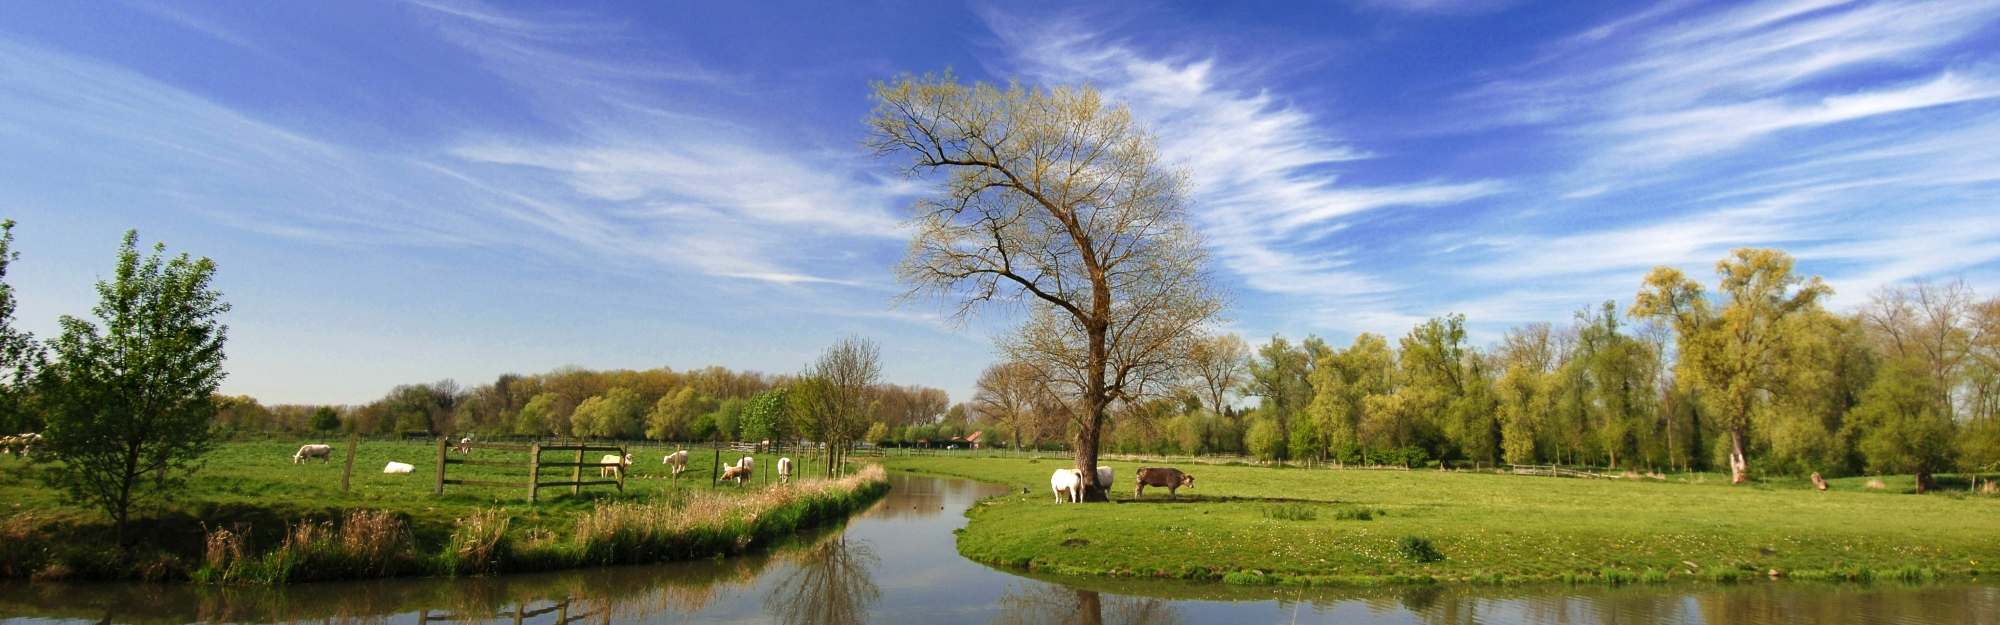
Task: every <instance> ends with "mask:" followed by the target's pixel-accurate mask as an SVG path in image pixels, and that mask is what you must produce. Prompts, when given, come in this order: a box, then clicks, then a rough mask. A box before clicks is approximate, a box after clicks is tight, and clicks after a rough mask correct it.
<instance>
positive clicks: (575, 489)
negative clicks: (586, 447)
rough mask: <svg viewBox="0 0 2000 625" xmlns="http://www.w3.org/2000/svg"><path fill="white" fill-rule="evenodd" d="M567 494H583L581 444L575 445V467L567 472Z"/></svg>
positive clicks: (579, 442) (580, 442)
mask: <svg viewBox="0 0 2000 625" xmlns="http://www.w3.org/2000/svg"><path fill="white" fill-rule="evenodd" d="M569 494H571V495H581V494H583V442H582V441H577V443H576V466H574V467H571V468H570V470H569Z"/></svg>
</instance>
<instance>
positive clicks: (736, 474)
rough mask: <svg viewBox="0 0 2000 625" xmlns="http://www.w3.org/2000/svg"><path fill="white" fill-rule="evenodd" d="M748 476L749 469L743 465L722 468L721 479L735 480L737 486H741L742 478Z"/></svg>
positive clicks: (744, 478)
mask: <svg viewBox="0 0 2000 625" xmlns="http://www.w3.org/2000/svg"><path fill="white" fill-rule="evenodd" d="M749 478H750V469H747V468H744V467H727V468H724V469H723V470H722V478H721V479H725V480H736V485H738V486H742V485H743V480H746V479H749Z"/></svg>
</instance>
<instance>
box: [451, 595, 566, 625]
mask: <svg viewBox="0 0 2000 625" xmlns="http://www.w3.org/2000/svg"><path fill="white" fill-rule="evenodd" d="M578 607H582V606H578ZM551 612H553V613H555V615H556V618H555V620H553V621H550V622H549V625H572V624H574V623H581V622H583V620H584V619H586V618H590V617H593V616H600V614H602V613H603V610H599V611H598V613H592V612H589V611H580V612H571V611H570V600H569V599H564V600H562V601H560V602H557V603H556V604H555V605H552V606H548V607H545V608H536V609H533V610H530V609H528V604H526V603H519V604H515V605H514V610H513V611H512V612H499V613H495V614H463V613H459V614H454V613H451V612H432V611H430V610H424V611H422V612H420V613H418V615H417V625H430V624H431V623H467V622H472V621H478V620H487V621H494V620H500V619H506V618H509V617H511V618H513V619H514V625H524V621H526V620H527V619H531V618H535V617H538V616H541V615H544V614H548V613H551Z"/></svg>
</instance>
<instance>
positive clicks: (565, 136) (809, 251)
mask: <svg viewBox="0 0 2000 625" xmlns="http://www.w3.org/2000/svg"><path fill="white" fill-rule="evenodd" d="M843 4H844V3H823V2H799V3H662V2H629V3H614V2H562V3H546V4H537V3H490V4H489V3H479V2H469V1H456V0H418V1H407V2H374V1H363V0H357V1H352V2H322V3H303V2H299V3H289V2H288V3H243V2H203V1H167V2H144V3H140V2H134V3H116V2H91V3H83V2H78V3H4V4H0V214H4V216H6V217H8V218H12V219H15V220H17V221H19V222H20V226H18V227H17V228H16V233H17V248H18V249H19V250H20V251H21V252H22V254H23V258H22V260H21V261H20V262H19V263H18V264H17V265H16V266H15V267H14V268H13V271H12V272H11V274H10V275H9V276H8V279H9V281H10V282H11V283H12V284H14V285H15V287H16V288H17V289H18V290H19V293H20V297H21V301H22V305H21V309H20V311H19V313H18V316H19V321H18V323H20V324H21V325H23V326H25V327H26V328H28V329H30V330H32V331H34V332H36V333H37V334H38V335H41V336H48V335H49V334H51V333H52V332H53V331H54V327H55V318H56V317H57V316H58V315H61V314H76V315H81V314H84V313H87V311H88V309H89V308H90V306H91V304H92V303H93V302H92V299H93V297H94V296H93V294H92V292H91V286H90V285H91V283H92V282H93V281H94V280H95V279H97V278H98V277H100V276H102V275H104V274H105V273H106V272H107V271H109V268H110V263H111V260H112V252H113V250H114V248H115V246H116V243H117V241H118V237H119V235H120V233H122V232H123V231H124V230H125V229H127V228H137V229H138V230H139V231H140V235H141V237H142V238H143V239H144V240H145V241H148V242H150V241H165V242H166V243H167V244H168V246H169V248H170V250H174V251H183V250H184V251H189V252H192V253H194V254H197V255H204V256H209V257H211V258H214V259H215V260H216V261H217V262H218V263H219V264H220V266H221V272H220V275H219V278H218V285H219V286H220V288H221V289H222V290H223V292H224V293H225V294H226V298H227V299H228V300H229V301H230V302H232V303H233V304H234V305H235V310H234V311H232V312H231V313H229V315H228V317H227V322H228V323H229V325H230V326H231V334H230V344H229V352H230V362H229V378H228V380H227V382H225V384H224V390H225V391H226V392H229V393H245V394H250V395H254V396H257V397H260V398H262V399H264V400H266V401H267V402H335V403H353V402H362V401H367V400H369V399H372V398H374V397H377V396H379V395H380V394H382V393H383V392H384V391H386V390H387V389H388V388H389V387H390V386H392V385H394V384H398V383H406V382H416V381H428V380H436V379H441V378H446V377H450V378H455V379H458V380H460V381H461V382H465V383H479V382H484V381H488V380H491V379H492V378H493V376H495V375H497V374H500V373H504V372H510V371H511V372H535V371H544V370H547V369H550V368H553V367H556V366H559V365H563V364H577V365H582V366H586V367H591V368H613V367H629V368H648V367H655V366H660V365H668V366H672V367H675V368H677V369H684V368H690V367H698V366H705V365H709V364H720V365H724V366H729V367H732V368H746V369H757V370H763V371H772V372H789V371H795V370H797V369H798V368H799V367H800V366H801V365H802V364H804V363H805V362H806V361H807V360H809V359H810V358H811V357H812V356H813V355H814V354H815V353H816V352H817V351H818V350H819V349H821V348H822V347H824V346H825V345H827V344H830V343H831V342H833V341H834V340H836V339H838V338H840V337H842V336H846V335H850V334H859V335H862V336H867V337H871V338H874V339H876V340H878V341H880V342H881V343H882V344H883V353H884V359H885V363H884V364H885V368H886V372H887V374H888V377H889V378H890V379H891V380H893V381H897V382H902V383H920V384H926V385H931V386H937V387H941V388H944V389H946V390H947V391H949V392H951V394H952V395H953V397H954V399H955V400H963V399H965V398H966V397H967V395H968V394H969V391H970V388H971V381H972V380H973V378H974V377H976V376H977V374H978V372H979V370H980V369H981V368H982V367H983V366H984V365H986V364H987V363H988V362H990V361H991V359H992V356H991V353H990V352H991V350H990V344H991V342H990V340H989V337H990V334H991V333H993V332H996V331H1001V330H1004V328H1006V327H1007V325H1008V323H1009V320H1008V319H1006V318H1005V317H1003V316H993V317H987V318H983V319H980V320H977V321H975V322H973V323H971V324H969V325H967V326H965V327H958V326H954V325H951V324H949V323H946V322H945V321H944V320H943V319H942V318H941V316H940V315H939V310H937V309H935V308H932V307H929V306H903V307H897V306H894V305H893V303H892V300H893V299H894V297H895V296H896V295H897V294H898V293H900V292H901V290H902V289H901V288H900V287H899V286H898V285H896V284H895V282H894V277H893V275H892V273H891V272H890V270H889V266H890V264H891V263H893V262H894V261H895V260H896V259H897V258H898V257H899V256H900V255H901V253H902V249H903V246H904V244H905V236H906V234H905V233H904V232H903V231H902V230H901V229H900V227H899V225H898V222H899V220H900V215H901V209H902V207H904V206H906V205H907V204H908V203H909V201H910V199H911V198H912V197H913V195H912V194H913V193H917V192H920V191H921V189H922V186H921V185H920V184H917V183H913V182H911V181H906V180H901V179H898V178H896V177H894V175H893V174H892V172H891V171H890V168H889V167H888V166H887V165H886V164H884V163H877V162H874V161H872V160H871V159H870V158H869V156H868V155H867V154H866V153H865V152H864V151H863V150H862V149H861V148H860V146H859V141H860V140H861V139H862V138H863V133H864V128H863V126H862V123H861V120H862V119H864V118H865V117H866V116H867V115H868V111H869V109H870V106H871V105H870V103H869V102H868V100H867V97H866V96H867V93H868V82H869V81H871V80H882V79H889V78H893V77H895V76H896V75H898V74H900V73H903V72H915V73H922V72H932V71H941V70H943V69H945V68H947V67H949V68H952V69H953V70H954V71H956V72H958V73H959V74H960V75H962V76H964V77H967V78H970V79H977V80H987V81H1004V80H1008V79H1019V80H1021V81H1023V82H1025V83H1028V84H1054V83H1075V82H1082V81H1088V82H1090V83H1092V84H1095V85H1097V86H1099V87H1100V88H1102V89H1104V90H1105V91H1106V92H1108V93H1109V94H1111V95H1112V96H1114V97H1116V98H1118V99H1120V100H1123V101H1126V102H1129V103H1130V105H1131V106H1132V108H1133V110H1134V111H1135V112H1136V113H1137V114H1138V115H1139V116H1140V117H1141V118H1142V119H1144V120H1145V121H1146V122H1147V123H1148V124H1149V125H1150V126H1151V127H1152V128H1153V129H1154V131H1155V132H1157V133H1158V135H1159V139H1160V146H1161V148H1162V150H1163V151H1165V152H1166V154H1167V155H1168V156H1169V158H1171V159H1172V160H1174V161H1176V162H1179V163H1182V164H1184V165H1185V166H1187V167H1188V168H1190V170H1191V171H1192V172H1193V174H1194V177H1195V181H1196V184H1197V186H1198V189H1197V193H1196V202H1197V205H1196V207H1195V209H1194V214H1195V215H1196V217H1197V219H1198V220H1199V222H1200V223H1201V225H1202V227H1203V228H1204V229H1205V230H1206V232H1207V233H1208V236H1209V239H1210V241H1211V243H1212V244H1213V246H1214V251H1215V256H1216V259H1217V273H1218V275H1219V276H1221V278H1222V279H1223V280H1224V281H1225V282H1226V283H1227V284H1228V285H1229V286H1230V287H1231V288H1232V290H1233V292H1234V294H1235V300H1236V308H1235V310H1234V312H1233V315H1232V316H1233V319H1234V321H1233V322H1232V323H1231V324H1230V326H1229V327H1228V329H1229V330H1232V331H1236V332H1240V333H1242V334H1244V335H1245V336H1246V338H1250V339H1252V340H1253V341H1261V340H1262V338H1264V337H1268V336H1269V335H1270V334H1271V333H1273V332H1282V333H1284V334H1285V335H1287V336H1290V337H1293V338H1296V337H1299V336H1303V335H1305V334H1308V333H1316V334H1319V335H1321V336H1324V337H1327V338H1329V339H1331V340H1333V341H1335V342H1341V343H1344V342H1345V341H1347V340H1349V339H1350V338H1351V337H1352V336H1353V334H1354V333H1356V332H1363V331H1372V332H1379V333H1384V334H1388V335H1391V336H1397V335H1400V334H1402V333H1404V332H1407V331H1408V329H1409V327H1410V326H1411V325H1413V324H1415V323H1417V322H1419V321H1421V320H1423V319H1425V318H1429V317H1433V316H1438V315H1442V314H1446V313H1450V312H1460V313H1464V314H1466V315H1467V316H1468V319H1469V322H1470V323H1471V325H1472V326H1473V328H1474V329H1475V337H1476V338H1478V339H1479V340H1481V341H1482V342H1484V341H1490V340H1493V339H1494V338H1497V336H1498V334H1499V333H1500V332H1502V331H1504V330H1505V329H1506V328H1508V327H1511V326H1514V325H1517V324H1520V323H1524V322H1529V321H1538V320H1546V321H1561V320H1564V319H1567V318H1568V317H1569V315H1570V314H1571V313H1572V312H1574V311H1575V310H1577V309H1579V308H1582V307H1585V306H1590V305H1592V304H1593V303H1595V302H1601V301H1603V300H1606V299H1618V300H1620V301H1621V302H1629V300H1630V299H1631V297H1632V293H1633V292H1634V291H1635V290H1636V289H1637V287H1638V283H1639V280H1640V278H1641V277H1642V276H1643V275H1644V273H1645V272H1646V270H1647V269H1649V268H1651V267H1653V266H1656V265H1662V264H1669V265H1678V266H1682V267H1685V268H1687V269H1688V270H1689V271H1690V272H1692V273H1696V274H1698V275H1703V276H1706V275H1708V267H1709V266H1710V265H1712V264H1713V263H1714V262H1715V261H1716V260H1717V259H1719V258H1721V257H1722V256H1723V255H1724V254H1725V253H1726V252H1727V251H1728V250H1729V249H1731V248H1735V247H1742V246H1777V247H1783V248H1785V249H1787V250H1790V251H1791V252H1792V253H1793V254H1794V255H1796V256H1797V257H1798V258H1799V259H1800V267H1801V269H1802V270H1803V271H1805V272H1809V273H1814V274H1819V275H1823V276H1825V277H1826V278H1827V279H1828V280H1829V281H1830V282H1831V283H1832V284H1833V285H1834V286H1835V288H1836V289H1837V292H1838V295H1837V296H1836V298H1835V300H1834V301H1835V305H1836V306H1837V307H1847V306H1852V305H1854V304H1856V303H1859V302H1861V301H1863V300H1864V299H1865V298H1866V296H1867V293H1868V292H1869V291H1870V290H1872V289H1874V288H1876V287H1877V286H1879V285H1881V284H1884V283H1887V282H1891V281H1897V280H1906V279H1911V278H1933V279H1953V278H1960V277H1963V278H1964V279H1966V280H1967V281H1968V282H1970V283H1972V284H1973V285H1974V286H1975V287H1977V288H1979V289H1981V290H1982V292H1983V293H1986V294H1988V295H1992V294H1996V292H2000V289H1996V288H1995V287H1996V286H2000V284H1997V283H2000V219H1995V218H1994V217H1993V215H1994V214H1995V213H1996V212H2000V211H1996V207H1997V206H2000V1H1995V0H1932V1H1918V0H1907V1H1905V0H1885V1H1875V2H1868V1H1857V2H1848V1H1836V0H1793V1H1762V2H1692V1H1675V0H1668V1H1665V2H1654V3H1646V2H1630V3H1627V2H1571V3H1558V2H1519V1H1508V0H1359V1H1354V2H1321V3H1200V4H1196V3H1190V4H1188V5H1170V4H1147V3H1118V4H1105V5H1096V6H1092V7H1081V8H1079V7H1076V6H1071V5H1070V4H1069V3H1047V4H1036V3H969V4H951V3H935V2H910V3H857V4H855V5H854V6H842V5H843ZM1208 5H1216V6H1208Z"/></svg>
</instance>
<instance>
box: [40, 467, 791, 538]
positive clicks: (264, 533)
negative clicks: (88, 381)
mask: <svg viewBox="0 0 2000 625" xmlns="http://www.w3.org/2000/svg"><path fill="white" fill-rule="evenodd" d="M313 442H318V441H296V440H294V441H277V440H274V441H259V442H231V443H225V444H223V445H221V446H220V448H218V449H217V450H215V451H214V452H213V453H211V454H209V455H208V456H207V457H206V462H207V465H206V466H205V467H204V468H203V469H202V470H201V471H200V472H198V473H197V474H196V475H195V476H194V478H193V479H192V480H191V481H190V482H189V485H188V488H187V490H186V491H185V492H183V493H181V494H180V495H179V496H178V497H176V498H175V499H174V500H173V501H171V502H166V503H163V504H157V505H154V506H152V507H150V508H147V509H145V510H144V511H143V512H142V513H135V518H137V519H139V521H138V522H137V523H135V526H134V528H133V531H134V532H135V538H136V540H135V543H137V544H140V545H145V546H147V547H149V548H152V549H157V550H159V551H162V552H165V553H171V554H184V555H185V554H193V553H199V552H200V548H201V541H202V537H203V535H204V533H205V530H206V529H207V528H228V527H234V528H240V529H242V530H247V533H248V535H249V536H250V539H251V542H252V544H253V545H257V546H268V545H271V544H274V543H277V542H279V541H280V540H281V538H282V536H283V535H284V533H285V532H286V531H287V529H288V528H289V527H290V526H291V525H294V524H296V523H298V522H301V521H327V520H332V519H335V518H337V517H338V516H339V515H340V512H341V511H342V510H347V509H354V508H370V509H383V510H390V511H393V512H396V513H398V514H399V515H401V516H403V517H405V518H406V519H407V521H408V525H409V527H410V529H411V531H412V532H413V533H414V534H415V537H416V540H417V541H418V543H419V544H422V545H437V544H441V543H442V542H444V541H445V540H447V539H448V538H449V536H450V534H451V531H452V528H453V527H454V526H455V524H456V520H457V519H460V518H464V517H466V516H468V515H470V514H472V513H474V512H476V511H479V510H483V509H487V508H495V507H498V508H503V509H505V510H506V511H507V513H508V515H509V516H510V517H512V518H513V520H514V526H515V527H516V528H517V529H520V530H529V529H534V528H546V529H549V530H553V531H555V532H558V533H566V532H567V531H568V530H569V527H568V526H569V524H570V523H571V522H572V519H573V518H574V516H575V513H577V512H581V511H584V510H589V509H591V508H592V507H593V506H595V505H596V504H597V503H599V502H601V501H653V500H666V501H675V500H676V499H677V498H678V497H680V496H681V495H682V494H684V493H686V492H688V491H690V490H696V489H704V490H705V489H710V488H717V489H721V490H724V491H735V490H754V489H757V488H761V487H763V486H764V484H765V483H766V481H767V480H769V481H770V482H771V483H775V482H776V481H777V476H776V474H775V472H776V467H777V458H778V456H776V455H770V454H756V455H755V457H756V458H757V475H756V476H755V479H754V480H753V481H751V482H748V483H745V484H744V485H742V486H740V487H739V486H737V485H735V484H733V483H729V482H724V483H723V484H721V485H720V486H713V487H712V486H711V485H710V481H711V480H710V477H711V475H713V473H714V471H713V469H712V467H713V465H714V462H715V452H714V451H712V450H710V449H705V448H703V449H695V448H689V450H688V451H689V456H690V460H689V463H688V470H687V471H686V472H685V473H682V474H681V478H680V479H679V480H678V481H675V480H671V479H669V478H668V475H669V471H668V470H667V467H666V466H664V465H663V464H661V459H662V458H663V457H664V456H665V455H666V454H667V453H669V452H671V451H674V450H675V449H676V448H675V447H671V446H669V447H657V446H649V447H643V448H641V447H635V448H633V449H632V454H633V464H632V466H631V467H630V469H629V471H630V472H629V473H628V476H627V479H626V482H625V491H624V493H623V494H622V495H621V494H619V492H618V490H617V488H616V487H613V486H586V487H584V488H583V489H582V493H581V494H578V495H572V494H570V489H569V488H566V487H561V488H544V489H542V491H541V496H540V502H539V503H538V504H535V505H530V504H529V503H528V501H527V489H526V488H518V489H517V488H490V487H477V486H457V485H452V486H446V487H445V494H444V495H443V496H435V495H433V494H432V489H433V487H434V485H435V480H436V467H437V443H435V442H431V443H413V442H402V441H371V440H363V441H361V444H360V446H359V447H358V448H357V450H356V452H355V456H354V473H353V476H352V478H351V481H350V486H351V488H350V489H349V490H348V491H345V492H343V491H342V490H341V489H340V473H341V464H342V461H343V460H344V459H345V455H344V454H345V453H346V449H345V447H346V441H345V440H334V441H328V444H331V445H333V446H334V457H333V460H332V461H331V462H327V463H324V464H322V463H321V462H320V461H318V460H310V461H307V462H306V463H304V464H292V454H293V452H295V451H297V450H298V448H299V445H302V444H306V443H313ZM604 455H605V454H604V453H603V452H591V453H589V454H587V458H586V461H596V460H598V459H600V458H601V457H602V456H604ZM744 455H747V454H742V453H732V452H728V451H724V452H722V457H723V459H722V462H723V463H724V464H729V463H733V462H734V461H735V460H736V459H738V458H741V457H742V456H744ZM451 456H452V457H454V458H466V459H479V460H496V461H518V462H525V461H526V460H527V457H528V454H527V453H525V452H503V451H490V450H474V451H472V452H471V453H470V454H458V453H452V454H451ZM542 459H543V461H544V462H565V461H568V462H573V461H575V456H574V452H570V453H569V454H568V455H567V457H565V454H563V453H557V452H548V453H545V454H544V455H543V456H542ZM798 460H800V459H799V458H794V461H795V462H796V461H798ZM390 461H398V462H405V463H408V464H411V465H414V466H415V467H416V468H415V470H414V471H413V472H411V473H408V474H395V475H391V474H384V473H382V468H383V466H384V465H385V464H387V463H388V462H390ZM39 470H40V467H38V466H35V465H33V464H31V463H28V462H26V461H23V460H21V459H18V458H15V457H12V456H5V455H0V532H13V533H23V532H31V533H32V534H35V535H41V536H60V537H64V540H62V541H61V542H62V543H63V544H58V545H52V546H50V547H49V548H53V549H83V548H92V546H94V545H95V546H104V545H108V544H109V543H110V542H111V540H110V537H111V535H112V534H111V531H110V526H109V523H108V521H107V519H106V517H105V516H104V515H103V514H102V513H101V512H98V511H97V510H95V509H90V508H81V507H75V506H70V505H65V504H63V503H61V501H60V500H59V497H58V496H57V493H56V492H55V491H53V490H50V489H48V488H47V487H45V486H43V485H42V483H41V481H40V480H39V479H36V473H37V472H38V471H39ZM822 470H823V469H822ZM570 471H571V469H569V468H567V467H565V468H559V469H544V470H543V475H542V481H544V482H550V481H558V480H567V479H569V476H570V475H571V473H570ZM806 471H807V468H806V467H799V468H798V469H796V470H795V472H796V473H797V474H798V475H800V476H803V475H807V474H808V473H806ZM449 475H450V477H452V478H454V479H474V480H491V481H498V482H525V481H526V480H527V469H525V468H521V469H515V468H499V467H480V466H468V465H458V464H454V465H451V466H450V467H449ZM584 475H585V478H586V479H590V480H596V479H605V478H599V477H598V471H597V469H595V468H586V469H584ZM107 548H108V547H107ZM107 557H108V556H107Z"/></svg>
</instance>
